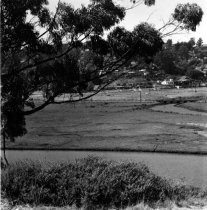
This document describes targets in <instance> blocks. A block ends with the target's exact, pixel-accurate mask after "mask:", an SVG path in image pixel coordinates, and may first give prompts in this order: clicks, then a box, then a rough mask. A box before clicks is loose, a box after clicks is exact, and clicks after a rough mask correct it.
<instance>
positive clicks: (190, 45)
mask: <svg viewBox="0 0 207 210" xmlns="http://www.w3.org/2000/svg"><path fill="white" fill-rule="evenodd" d="M201 43H202V39H201V38H200V39H199V40H198V41H197V43H195V39H194V38H191V39H190V40H189V41H188V42H177V43H175V44H172V40H167V42H166V43H165V44H164V47H163V49H162V50H161V51H160V52H158V53H157V54H156V55H155V56H154V60H153V62H154V64H156V66H158V67H159V69H160V71H164V72H165V74H169V75H186V74H189V73H187V72H188V71H189V69H191V70H192V69H195V68H201V67H202V65H203V63H202V61H201V59H200V57H201V56H200V52H199V50H198V45H200V44H201ZM190 72H191V71H190ZM193 74H194V73H193ZM195 74H196V75H197V73H195ZM198 74H199V72H198ZM190 75H191V73H190ZM200 76H202V74H200Z"/></svg>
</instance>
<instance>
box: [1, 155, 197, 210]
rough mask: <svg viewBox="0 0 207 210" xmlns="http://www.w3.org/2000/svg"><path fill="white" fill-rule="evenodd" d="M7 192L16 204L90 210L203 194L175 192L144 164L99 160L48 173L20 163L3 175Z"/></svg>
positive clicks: (57, 166) (56, 166)
mask: <svg viewBox="0 0 207 210" xmlns="http://www.w3.org/2000/svg"><path fill="white" fill-rule="evenodd" d="M1 186H2V193H4V195H5V197H6V198H7V199H9V200H10V201H15V202H16V204H22V203H24V204H32V205H53V206H66V205H76V206H77V207H81V206H84V207H85V208H86V209H102V208H103V207H107V208H114V207H115V208H126V207H127V206H133V205H136V204H138V203H139V202H145V203H146V204H149V205H152V204H153V203H156V202H158V201H159V202H164V201H166V199H169V200H176V201H179V200H181V199H186V198H187V197H188V196H189V195H192V193H193V192H194V193H198V192H199V191H198V189H194V188H193V187H185V186H173V185H172V184H170V182H169V181H167V180H165V179H163V178H161V177H159V176H157V175H155V174H153V173H152V172H151V171H150V170H149V169H148V168H147V167H146V166H145V165H143V164H137V163H116V162H112V161H105V160H102V159H100V158H95V157H88V158H86V159H81V160H79V161H77V162H75V163H60V164H54V165H51V164H50V165H49V166H44V167H43V166H41V165H40V164H38V163H33V162H19V163H16V164H14V165H11V166H9V168H7V169H6V170H5V171H3V174H2V179H1Z"/></svg>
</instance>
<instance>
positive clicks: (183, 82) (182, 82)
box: [175, 76, 191, 87]
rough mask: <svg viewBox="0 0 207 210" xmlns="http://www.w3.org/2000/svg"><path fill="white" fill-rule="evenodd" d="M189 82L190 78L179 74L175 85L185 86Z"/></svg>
mask: <svg viewBox="0 0 207 210" xmlns="http://www.w3.org/2000/svg"><path fill="white" fill-rule="evenodd" d="M190 83H191V80H190V79H189V78H188V77H187V76H181V77H178V78H177V80H176V81H175V85H178V86H181V87H187V86H189V85H190Z"/></svg>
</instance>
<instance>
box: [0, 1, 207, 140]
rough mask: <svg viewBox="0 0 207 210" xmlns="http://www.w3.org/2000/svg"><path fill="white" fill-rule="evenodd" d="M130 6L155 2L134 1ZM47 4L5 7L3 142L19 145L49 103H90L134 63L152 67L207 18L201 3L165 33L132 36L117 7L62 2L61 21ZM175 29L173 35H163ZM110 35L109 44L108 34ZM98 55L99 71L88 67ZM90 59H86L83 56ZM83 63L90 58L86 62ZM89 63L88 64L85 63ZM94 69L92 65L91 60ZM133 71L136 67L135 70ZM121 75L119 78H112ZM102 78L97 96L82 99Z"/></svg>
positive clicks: (141, 30) (183, 8)
mask: <svg viewBox="0 0 207 210" xmlns="http://www.w3.org/2000/svg"><path fill="white" fill-rule="evenodd" d="M131 2H132V7H131V9H132V8H133V7H136V6H138V5H139V4H140V3H144V4H146V5H147V6H151V5H153V4H154V3H155V0H133V1H131ZM47 5H48V2H47V0H38V1H36V0H35V1H34V0H27V1H25V0H15V1H10V0H2V2H1V54H2V58H1V69H2V75H1V79H2V83H1V85H2V89H1V91H2V95H1V98H2V104H1V107H2V119H1V123H2V136H3V139H4V141H3V142H4V143H5V139H7V138H8V139H10V140H11V141H14V140H15V137H18V136H22V135H24V134H25V133H26V122H25V116H26V115H30V114H33V113H35V112H38V111H40V110H42V109H44V108H45V107H46V106H48V105H49V104H60V103H70V102H73V101H78V100H84V99H87V98H89V97H91V96H93V95H94V94H97V93H98V92H100V91H101V90H102V89H103V88H104V87H106V86H107V85H108V84H109V83H110V82H112V81H113V80H115V79H116V78H117V76H118V77H120V76H122V75H123V73H122V72H121V69H122V67H123V66H124V65H128V66H129V65H130V63H131V60H132V59H134V58H135V57H136V56H137V57H139V58H142V59H145V60H146V61H147V62H150V61H151V60H152V57H153V56H154V54H155V53H157V52H158V51H159V50H160V49H161V48H162V44H163V40H162V39H163V37H165V36H169V35H172V34H173V33H176V32H177V31H180V30H193V31H195V30H196V26H197V25H198V24H199V23H200V21H201V18H202V15H203V12H202V9H201V8H200V7H199V6H198V5H197V4H179V5H178V6H177V7H176V8H175V11H174V14H173V15H172V16H171V18H170V20H169V21H168V22H167V23H166V24H165V25H164V26H163V27H161V28H160V29H156V28H154V27H153V26H152V25H150V24H148V23H146V22H145V23H140V24H138V25H137V26H135V28H134V30H133V31H127V30H126V29H124V28H122V27H119V26H117V24H118V23H120V22H121V21H122V20H123V19H124V17H125V14H126V11H127V9H130V8H124V7H122V6H120V5H117V4H115V3H114V2H113V1H112V0H91V1H90V4H89V5H87V6H84V5H82V6H81V7H80V8H78V9H75V8H74V7H73V6H72V5H70V4H67V3H62V2H60V1H59V2H58V5H57V9H56V12H55V14H52V13H51V12H50V11H49V10H48V7H47ZM169 26H170V28H171V30H170V31H169V30H168V31H167V32H165V29H166V28H168V27H169ZM109 30H110V33H109V35H108V37H107V39H104V38H103V37H104V34H105V31H109ZM87 51H90V53H91V55H92V56H93V58H94V59H93V62H92V63H93V68H88V69H90V70H87V68H84V65H85V66H87V65H86V64H84V65H83V62H82V61H83V60H85V61H86V60H87V59H86V57H87V56H86V52H87ZM84 56H85V57H84ZM83 58H85V59H83ZM85 61H84V62H85ZM89 61H90V62H91V60H90V59H89ZM132 68H133V67H132ZM116 70H118V71H119V74H118V75H117V74H116V75H115V74H114V72H115V71H116ZM97 79H99V80H100V81H102V82H101V84H100V86H99V89H98V90H97V91H96V92H94V93H92V94H90V95H88V94H87V95H84V94H83V92H84V90H85V89H86V88H87V86H88V84H89V83H90V82H91V81H95V80H97ZM35 91H39V92H41V93H42V94H43V97H44V100H43V101H42V102H41V103H38V104H35V103H34V101H33V100H32V94H33V93H34V92H35ZM66 92H67V93H70V92H78V93H79V94H80V95H81V98H79V99H76V100H71V98H70V99H68V100H63V101H60V100H58V101H57V100H56V99H57V97H58V96H60V95H62V94H64V93H66Z"/></svg>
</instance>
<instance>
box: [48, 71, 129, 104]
mask: <svg viewBox="0 0 207 210" xmlns="http://www.w3.org/2000/svg"><path fill="white" fill-rule="evenodd" d="M125 74H127V72H125V73H122V74H121V75H119V76H117V77H116V78H115V79H114V80H112V81H109V82H107V83H106V84H105V85H104V86H102V87H101V88H100V89H98V90H97V91H96V92H95V93H92V94H90V95H88V96H85V97H82V98H79V99H77V100H71V99H70V100H66V101H53V102H52V104H64V103H75V102H78V101H83V100H86V99H88V98H91V97H93V96H95V95H97V94H98V93H99V92H101V91H102V90H104V88H105V87H107V86H108V85H110V84H111V83H113V82H114V81H116V80H117V79H118V78H120V77H122V76H123V75H125Z"/></svg>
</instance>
